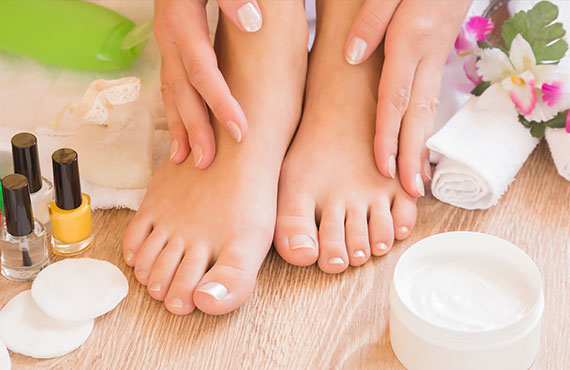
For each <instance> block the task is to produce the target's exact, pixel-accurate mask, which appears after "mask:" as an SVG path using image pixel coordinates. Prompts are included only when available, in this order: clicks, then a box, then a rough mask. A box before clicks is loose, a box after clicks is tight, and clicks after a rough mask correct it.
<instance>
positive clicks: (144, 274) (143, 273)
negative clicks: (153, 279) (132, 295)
mask: <svg viewBox="0 0 570 370" xmlns="http://www.w3.org/2000/svg"><path fill="white" fill-rule="evenodd" d="M135 275H136V276H137V278H139V279H143V280H144V279H146V278H147V277H148V275H149V274H148V271H147V270H139V271H135Z"/></svg>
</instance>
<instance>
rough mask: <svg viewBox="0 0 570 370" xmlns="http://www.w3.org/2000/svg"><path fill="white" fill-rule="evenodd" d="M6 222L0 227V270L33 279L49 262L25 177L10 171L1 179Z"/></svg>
mask: <svg viewBox="0 0 570 370" xmlns="http://www.w3.org/2000/svg"><path fill="white" fill-rule="evenodd" d="M2 195H3V197H4V210H5V213H6V214H5V219H6V224H5V226H2V228H0V250H1V251H2V257H1V258H0V264H1V272H2V275H4V276H5V277H6V278H8V279H11V280H17V281H28V280H33V279H34V278H35V277H36V275H37V274H38V273H39V272H40V271H41V270H42V269H43V268H44V267H46V266H47V265H48V263H49V257H48V244H47V238H46V232H45V228H44V226H43V225H42V224H41V223H40V222H38V221H36V220H34V217H33V213H32V206H31V201H30V191H29V186H28V179H27V178H26V177H25V176H23V175H20V174H12V175H8V176H6V177H4V178H3V179H2Z"/></svg>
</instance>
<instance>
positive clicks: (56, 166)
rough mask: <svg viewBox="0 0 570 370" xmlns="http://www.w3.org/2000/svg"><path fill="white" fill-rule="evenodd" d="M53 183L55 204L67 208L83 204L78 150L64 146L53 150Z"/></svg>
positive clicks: (74, 207)
mask: <svg viewBox="0 0 570 370" xmlns="http://www.w3.org/2000/svg"><path fill="white" fill-rule="evenodd" d="M51 160H52V165H53V185H54V188H55V204H56V205H57V206H58V207H59V208H61V209H65V210H68V211H69V210H72V209H76V208H78V207H79V206H80V205H81V182H80V181H79V166H78V163H77V152H76V151H75V150H73V149H69V148H63V149H58V150H56V151H55V152H53V154H52V156H51Z"/></svg>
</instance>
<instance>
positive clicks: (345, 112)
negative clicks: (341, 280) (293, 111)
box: [274, 0, 416, 273]
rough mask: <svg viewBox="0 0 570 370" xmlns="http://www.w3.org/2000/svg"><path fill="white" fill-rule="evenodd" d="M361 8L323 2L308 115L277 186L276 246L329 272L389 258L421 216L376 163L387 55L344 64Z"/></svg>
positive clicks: (297, 262)
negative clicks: (352, 25) (379, 103)
mask: <svg viewBox="0 0 570 370" xmlns="http://www.w3.org/2000/svg"><path fill="white" fill-rule="evenodd" d="M358 3H359V2H358V1H355V2H352V1H350V2H349V1H324V0H321V1H319V2H318V3H317V13H318V15H319V17H320V19H321V21H320V22H319V24H318V26H317V39H316V42H315V47H314V48H313V50H312V51H311V57H310V60H309V74H308V77H307V79H308V81H307V90H306V98H305V108H304V112H303V118H302V120H301V125H300V127H299V131H298V132H297V134H296V136H295V139H294V141H293V144H292V145H291V148H290V149H289V152H288V153H287V156H286V158H285V162H284V164H283V169H282V172H281V178H280V182H279V200H278V210H277V226H276V231H275V239H274V243H275V247H276V249H277V250H278V252H279V254H280V255H281V256H282V257H283V258H284V259H285V260H286V261H288V262H290V263H292V264H295V265H300V266H305V265H310V264H313V263H315V262H318V265H319V267H320V268H321V270H323V271H324V272H327V273H339V272H342V271H344V270H345V269H346V268H347V267H348V265H349V264H350V265H352V266H359V265H362V264H363V263H365V262H366V261H367V260H368V259H369V257H370V255H371V254H374V255H383V254H385V253H387V252H388V251H389V250H390V248H391V247H392V244H393V241H394V238H396V239H404V238H406V237H407V236H408V235H409V233H410V231H411V229H412V228H413V226H414V224H415V219H416V204H415V200H414V199H413V198H412V197H410V196H409V195H408V194H407V193H406V192H405V191H404V190H403V189H402V187H401V185H400V182H399V181H398V179H397V178H396V179H388V178H386V177H384V176H382V175H381V174H380V173H379V172H378V170H377V168H376V165H375V162H374V152H373V141H374V124H375V115H376V100H377V86H378V79H379V75H380V70H381V62H382V60H381V59H382V58H381V55H380V53H378V52H377V53H376V55H374V56H373V57H372V58H371V59H370V60H369V61H368V62H366V63H364V64H362V65H360V66H356V67H355V66H350V65H349V64H348V63H346V62H345V60H344V56H343V46H344V45H343V42H344V40H345V37H346V32H348V27H349V26H350V23H351V20H352V17H351V15H352V16H354V14H355V12H356V11H357V10H358V8H359V7H360V4H358ZM319 17H317V19H319ZM317 225H318V228H317Z"/></svg>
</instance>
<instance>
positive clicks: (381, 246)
mask: <svg viewBox="0 0 570 370" xmlns="http://www.w3.org/2000/svg"><path fill="white" fill-rule="evenodd" d="M376 249H378V250H379V251H380V252H382V253H384V252H386V251H387V250H388V245H387V244H385V243H376Z"/></svg>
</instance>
